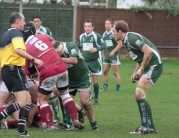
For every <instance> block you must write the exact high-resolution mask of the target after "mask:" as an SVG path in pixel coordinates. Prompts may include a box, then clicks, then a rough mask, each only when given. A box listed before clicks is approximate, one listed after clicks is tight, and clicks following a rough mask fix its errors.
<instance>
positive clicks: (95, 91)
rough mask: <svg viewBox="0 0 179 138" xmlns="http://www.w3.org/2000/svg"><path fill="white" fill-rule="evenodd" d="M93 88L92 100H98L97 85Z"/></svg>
mask: <svg viewBox="0 0 179 138" xmlns="http://www.w3.org/2000/svg"><path fill="white" fill-rule="evenodd" d="M93 88H94V99H95V100H98V94H99V85H93Z"/></svg>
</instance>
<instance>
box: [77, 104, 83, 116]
mask: <svg viewBox="0 0 179 138" xmlns="http://www.w3.org/2000/svg"><path fill="white" fill-rule="evenodd" d="M79 107H80V108H81V109H80V110H79V111H78V110H77V112H78V113H79V114H83V112H84V109H83V107H81V106H80V105H79Z"/></svg>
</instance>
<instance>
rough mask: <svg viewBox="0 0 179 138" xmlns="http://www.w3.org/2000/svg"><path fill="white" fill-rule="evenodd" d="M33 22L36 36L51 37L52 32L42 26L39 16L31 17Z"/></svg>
mask: <svg viewBox="0 0 179 138" xmlns="http://www.w3.org/2000/svg"><path fill="white" fill-rule="evenodd" d="M33 22H34V24H35V26H36V33H37V34H47V35H49V36H51V37H52V32H51V31H50V29H49V28H47V27H45V26H42V20H41V17H40V16H34V17H33Z"/></svg>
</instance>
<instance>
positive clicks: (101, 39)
mask: <svg viewBox="0 0 179 138" xmlns="http://www.w3.org/2000/svg"><path fill="white" fill-rule="evenodd" d="M97 41H98V42H97V43H98V44H99V47H98V48H97V51H102V50H104V49H106V43H105V41H104V39H103V38H102V37H101V36H98V39H97Z"/></svg>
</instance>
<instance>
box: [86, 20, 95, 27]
mask: <svg viewBox="0 0 179 138" xmlns="http://www.w3.org/2000/svg"><path fill="white" fill-rule="evenodd" d="M85 23H91V24H92V27H93V26H94V22H93V20H92V19H86V20H85V21H84V23H83V25H85Z"/></svg>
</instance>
